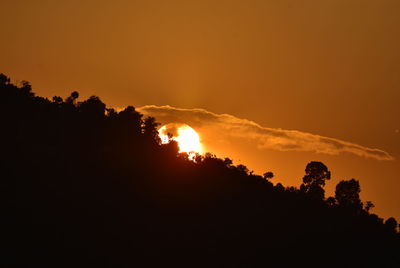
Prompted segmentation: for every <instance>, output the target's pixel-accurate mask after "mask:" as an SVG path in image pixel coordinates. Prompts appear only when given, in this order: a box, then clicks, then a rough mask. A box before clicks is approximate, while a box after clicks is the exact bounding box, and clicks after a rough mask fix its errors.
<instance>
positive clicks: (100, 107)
mask: <svg viewBox="0 0 400 268" xmlns="http://www.w3.org/2000/svg"><path fill="white" fill-rule="evenodd" d="M71 96H72V94H71ZM75 96H76V95H75ZM78 109H79V111H80V112H81V113H83V114H84V115H85V116H87V117H90V118H92V119H99V118H103V117H104V115H105V112H106V105H105V104H104V103H103V102H102V101H101V100H100V98H99V97H97V96H91V97H89V99H87V100H85V101H83V102H80V103H79V104H78Z"/></svg>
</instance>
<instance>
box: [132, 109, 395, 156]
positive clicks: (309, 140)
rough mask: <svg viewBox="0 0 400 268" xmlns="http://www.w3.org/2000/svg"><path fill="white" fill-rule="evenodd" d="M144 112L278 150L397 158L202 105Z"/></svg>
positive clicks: (370, 149) (346, 142)
mask: <svg viewBox="0 0 400 268" xmlns="http://www.w3.org/2000/svg"><path fill="white" fill-rule="evenodd" d="M138 111H140V112H141V113H143V114H144V115H148V116H153V117H155V118H156V119H157V120H159V121H160V122H161V123H162V124H167V123H184V124H188V125H190V126H193V127H196V126H207V127H208V128H213V127H216V128H218V129H220V130H222V133H223V135H225V138H229V137H239V138H246V139H251V140H254V141H256V144H257V147H258V148H259V149H261V150H262V149H271V150H277V151H303V152H314V153H318V154H327V155H339V154H342V153H350V154H353V155H357V156H361V157H365V158H371V159H376V160H382V161H393V160H395V159H394V157H393V156H391V155H390V154H389V153H388V152H386V151H383V150H381V149H376V148H369V147H365V146H362V145H359V144H356V143H351V142H348V141H343V140H339V139H335V138H330V137H325V136H321V135H317V134H312V133H307V132H302V131H299V130H285V129H278V128H268V127H263V126H261V125H259V124H257V123H256V122H254V121H251V120H247V119H241V118H238V117H235V116H233V115H230V114H216V113H213V112H210V111H207V110H205V109H201V108H193V109H186V108H177V107H172V106H169V105H165V106H156V105H146V106H143V107H140V108H138Z"/></svg>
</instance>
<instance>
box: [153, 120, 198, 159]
mask: <svg viewBox="0 0 400 268" xmlns="http://www.w3.org/2000/svg"><path fill="white" fill-rule="evenodd" d="M158 133H159V136H160V139H161V142H162V143H164V144H165V143H168V142H169V137H168V133H170V134H171V135H172V140H175V141H176V142H178V146H179V152H180V153H182V152H185V153H188V154H195V153H199V154H201V153H202V146H201V142H200V136H199V134H198V133H197V132H196V131H195V130H194V129H193V128H191V127H190V126H188V125H186V124H174V123H171V124H167V125H164V126H162V127H161V128H160V129H159V130H158Z"/></svg>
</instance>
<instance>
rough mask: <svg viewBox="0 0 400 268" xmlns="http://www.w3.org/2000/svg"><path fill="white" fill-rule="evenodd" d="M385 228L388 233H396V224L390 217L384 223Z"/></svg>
mask: <svg viewBox="0 0 400 268" xmlns="http://www.w3.org/2000/svg"><path fill="white" fill-rule="evenodd" d="M385 227H386V229H387V230H389V231H390V232H392V233H396V232H397V227H398V223H397V221H396V219H395V218H393V217H390V218H388V219H387V220H386V221H385Z"/></svg>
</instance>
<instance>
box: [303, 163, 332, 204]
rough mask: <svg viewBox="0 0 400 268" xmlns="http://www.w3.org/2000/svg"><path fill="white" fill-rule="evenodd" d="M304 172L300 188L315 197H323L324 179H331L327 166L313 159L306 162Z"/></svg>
mask: <svg viewBox="0 0 400 268" xmlns="http://www.w3.org/2000/svg"><path fill="white" fill-rule="evenodd" d="M305 172H306V175H305V176H304V177H303V184H302V185H301V186H300V190H301V191H302V192H304V193H307V194H308V195H309V196H311V197H313V198H315V199H321V200H322V199H324V195H325V190H324V189H323V187H324V186H325V181H326V180H330V179H331V172H330V171H329V170H328V168H327V166H325V165H324V164H323V163H322V162H316V161H313V162H310V163H308V164H307V166H306V169H305Z"/></svg>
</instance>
